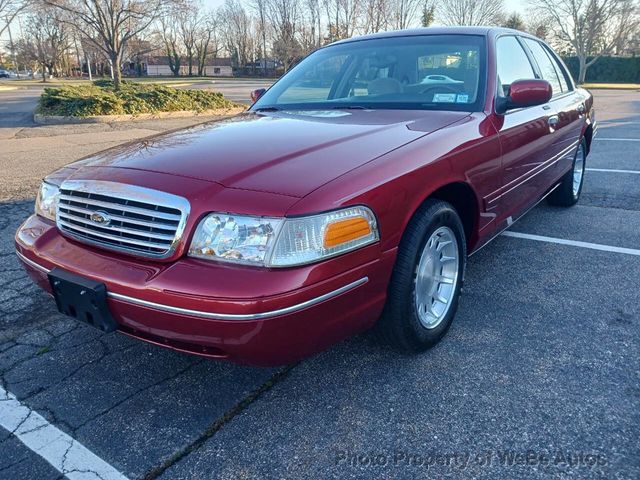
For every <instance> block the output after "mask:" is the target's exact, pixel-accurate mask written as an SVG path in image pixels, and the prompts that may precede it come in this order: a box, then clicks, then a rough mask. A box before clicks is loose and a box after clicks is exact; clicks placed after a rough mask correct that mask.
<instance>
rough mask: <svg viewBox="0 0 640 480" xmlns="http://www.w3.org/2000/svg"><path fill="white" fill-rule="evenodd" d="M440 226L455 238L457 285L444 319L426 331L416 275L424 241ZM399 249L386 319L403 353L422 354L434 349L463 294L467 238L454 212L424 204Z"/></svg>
mask: <svg viewBox="0 0 640 480" xmlns="http://www.w3.org/2000/svg"><path fill="white" fill-rule="evenodd" d="M442 226H446V227H448V228H450V229H451V231H452V232H453V233H454V235H455V236H456V240H457V243H458V255H459V259H460V261H459V263H458V282H457V285H456V289H455V292H454V295H453V298H452V300H451V302H452V304H451V306H450V307H449V310H448V311H447V314H446V315H445V318H444V319H443V320H442V321H441V322H440V324H439V325H438V326H437V327H435V328H431V329H428V328H426V327H424V326H423V325H422V323H421V322H420V319H419V317H418V313H417V311H416V305H415V285H416V273H417V267H418V263H419V260H420V257H421V255H422V251H423V250H424V248H425V246H426V244H427V241H428V240H429V238H430V237H431V235H432V234H433V232H435V231H436V230H437V229H438V228H440V227H442ZM400 249H401V251H399V257H398V260H397V262H396V267H395V269H394V275H393V277H392V282H396V283H395V284H394V285H393V291H392V292H390V297H389V298H388V301H387V307H386V308H385V315H386V316H387V317H390V320H391V321H392V322H393V323H394V325H393V327H394V329H395V330H396V335H394V336H395V337H399V339H401V341H400V343H401V344H402V347H403V349H405V350H411V351H422V350H425V349H427V348H430V347H431V346H433V345H435V344H436V343H437V342H438V341H439V340H440V339H441V338H442V337H443V336H444V335H445V334H446V332H447V330H448V329H449V327H450V326H451V323H452V320H453V318H454V316H455V314H456V311H457V307H458V299H459V297H460V292H461V290H462V284H463V281H464V272H465V267H466V253H467V252H466V238H465V233H464V227H463V225H462V222H461V221H460V218H459V216H458V214H457V213H456V211H455V209H454V208H453V207H452V206H451V205H449V204H448V203H446V202H444V201H440V200H435V201H427V202H425V204H424V205H423V206H422V207H421V208H420V210H419V211H418V212H416V215H415V216H414V218H413V219H412V221H411V222H410V224H409V226H408V227H407V231H406V232H405V236H404V237H403V240H402V242H401V245H400ZM398 283H400V284H398ZM396 343H398V342H396Z"/></svg>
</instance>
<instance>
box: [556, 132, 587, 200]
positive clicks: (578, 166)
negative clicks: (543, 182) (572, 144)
mask: <svg viewBox="0 0 640 480" xmlns="http://www.w3.org/2000/svg"><path fill="white" fill-rule="evenodd" d="M586 161H587V142H586V140H585V139H584V138H583V139H582V140H581V141H580V145H578V148H577V149H576V154H575V155H574V157H573V166H572V167H571V170H569V171H568V172H567V173H566V174H565V175H564V177H562V180H561V181H560V185H559V186H558V187H557V188H556V189H555V190H554V191H553V192H551V195H549V203H550V204H551V205H555V206H557V207H572V206H573V205H575V204H576V203H578V200H580V194H581V193H582V185H583V184H584V169H585V165H586Z"/></svg>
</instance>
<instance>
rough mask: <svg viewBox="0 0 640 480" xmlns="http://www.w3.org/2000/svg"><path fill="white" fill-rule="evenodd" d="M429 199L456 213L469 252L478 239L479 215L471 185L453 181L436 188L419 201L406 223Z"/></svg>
mask: <svg viewBox="0 0 640 480" xmlns="http://www.w3.org/2000/svg"><path fill="white" fill-rule="evenodd" d="M430 199H438V200H443V201H445V202H447V203H449V204H451V206H453V208H454V209H455V210H456V212H458V215H459V216H460V220H461V221H462V226H463V227H464V234H465V237H466V241H467V251H469V252H471V251H472V250H473V246H474V245H475V244H476V242H477V239H478V235H477V226H478V221H479V214H480V210H479V201H478V198H477V196H476V194H475V191H474V190H473V188H472V187H471V185H469V184H468V183H467V182H464V181H455V182H451V183H447V184H445V185H442V186H440V187H438V188H436V189H435V190H433V191H432V192H431V193H429V194H428V195H427V196H426V197H425V198H423V199H422V201H420V203H419V204H418V205H417V206H416V208H415V209H414V210H413V211H412V212H411V215H410V216H409V219H408V221H411V219H412V218H413V217H414V216H415V214H416V212H417V211H418V210H419V208H420V207H421V206H422V205H423V204H424V203H425V202H426V201H427V200H430ZM408 221H407V224H408Z"/></svg>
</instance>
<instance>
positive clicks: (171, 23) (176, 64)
mask: <svg viewBox="0 0 640 480" xmlns="http://www.w3.org/2000/svg"><path fill="white" fill-rule="evenodd" d="M169 12H171V13H170V14H168V15H162V16H161V17H159V18H158V29H157V33H158V35H159V37H160V40H161V41H162V45H163V47H164V48H163V50H164V53H165V55H166V56H167V61H168V62H169V69H170V70H171V73H173V75H174V76H176V77H177V76H178V75H180V67H181V66H182V49H181V46H182V45H181V42H180V32H179V28H178V26H179V23H180V22H177V21H176V20H175V19H176V17H179V16H180V15H181V12H180V10H179V9H177V8H172V9H170V10H169Z"/></svg>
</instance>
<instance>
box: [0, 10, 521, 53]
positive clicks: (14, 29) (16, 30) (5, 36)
mask: <svg viewBox="0 0 640 480" xmlns="http://www.w3.org/2000/svg"><path fill="white" fill-rule="evenodd" d="M240 1H241V2H242V3H244V2H245V1H246V0H240ZM203 3H204V5H205V6H207V7H212V8H216V7H218V6H220V5H222V4H223V3H224V0H203ZM504 7H505V11H506V12H507V14H509V13H512V12H519V13H520V14H521V15H522V16H523V17H524V18H525V19H526V10H527V0H504ZM12 32H14V34H15V36H16V37H17V36H19V32H20V29H19V27H18V25H15V26H14V24H12ZM14 40H15V39H14ZM8 41H9V36H8V34H7V32H5V33H4V34H3V35H2V38H0V44H1V46H5V44H6V43H8Z"/></svg>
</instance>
